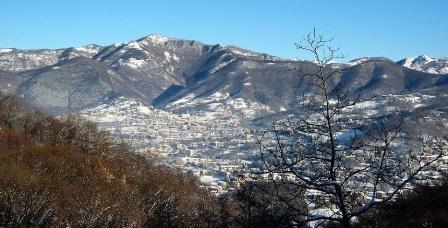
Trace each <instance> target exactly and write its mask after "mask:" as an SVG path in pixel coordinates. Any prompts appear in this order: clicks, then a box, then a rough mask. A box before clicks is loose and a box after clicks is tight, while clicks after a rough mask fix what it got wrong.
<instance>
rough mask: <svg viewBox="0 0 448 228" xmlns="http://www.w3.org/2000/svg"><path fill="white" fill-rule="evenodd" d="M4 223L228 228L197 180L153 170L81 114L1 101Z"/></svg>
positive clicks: (0, 216)
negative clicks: (55, 115) (68, 114)
mask: <svg viewBox="0 0 448 228" xmlns="http://www.w3.org/2000/svg"><path fill="white" fill-rule="evenodd" d="M0 161H1V163H0V226H6V227H17V226H20V227H23V226H27V227H28V226H51V227H63V226H64V227H67V226H70V227H176V226H178V227H207V226H213V227H216V226H224V225H225V224H222V221H226V219H223V218H222V215H223V214H224V213H223V211H224V210H223V209H222V207H221V206H220V204H218V203H217V201H216V199H214V198H213V197H211V196H209V194H208V193H207V192H206V191H205V190H203V189H201V188H200V187H199V185H198V184H197V182H196V179H195V178H194V177H192V176H190V175H188V174H185V173H182V172H180V171H178V170H175V169H172V168H169V167H166V166H160V165H155V164H153V163H151V162H150V161H148V160H146V159H144V158H142V157H140V156H138V155H135V154H132V153H129V152H128V150H127V149H126V146H123V145H120V144H117V143H114V142H113V141H112V140H111V139H110V137H109V135H108V134H107V133H105V132H102V131H99V130H97V129H96V127H95V125H93V124H91V123H89V122H86V121H84V120H82V119H81V118H77V117H68V118H64V119H61V120H58V119H55V118H52V117H49V116H47V115H45V114H43V113H41V112H39V111H35V110H26V111H25V108H24V107H23V106H22V105H21V103H20V102H19V101H18V100H17V99H16V98H14V97H9V98H7V99H4V98H3V99H2V101H1V103H0Z"/></svg>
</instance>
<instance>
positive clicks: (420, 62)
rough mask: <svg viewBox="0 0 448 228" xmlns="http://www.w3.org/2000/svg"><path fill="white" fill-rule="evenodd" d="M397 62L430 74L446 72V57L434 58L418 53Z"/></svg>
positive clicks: (447, 64) (447, 63)
mask: <svg viewBox="0 0 448 228" xmlns="http://www.w3.org/2000/svg"><path fill="white" fill-rule="evenodd" d="M397 63H398V64H400V65H402V66H404V67H407V68H410V69H414V70H418V71H422V72H426V73H430V74H448V58H440V59H436V58H431V57H429V56H426V55H420V56H416V57H411V58H406V59H403V60H400V61H398V62H397Z"/></svg>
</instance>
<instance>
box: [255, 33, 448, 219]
mask: <svg viewBox="0 0 448 228" xmlns="http://www.w3.org/2000/svg"><path fill="white" fill-rule="evenodd" d="M331 41H332V39H325V38H324V37H323V36H322V35H320V34H316V31H313V32H312V33H310V34H308V36H306V37H305V38H304V39H303V41H302V42H300V43H297V44H296V46H297V48H298V49H299V50H303V51H307V52H308V53H311V54H312V55H313V58H314V63H315V67H314V69H312V70H309V69H308V70H307V72H305V71H301V72H302V73H300V78H299V81H300V85H299V87H307V88H308V90H307V91H310V89H309V88H312V89H311V91H312V92H308V93H307V94H304V95H302V96H301V97H300V98H298V99H299V102H298V105H299V108H298V109H297V114H296V115H294V116H293V117H291V118H289V119H288V120H283V121H276V122H274V123H273V124H272V128H271V129H270V130H269V131H266V132H265V134H264V136H263V137H262V138H261V139H260V142H259V145H260V151H261V158H262V161H263V164H264V169H265V170H264V173H268V174H269V177H270V179H271V181H272V182H274V183H276V184H277V185H282V184H288V185H291V184H292V185H294V186H295V188H297V189H302V190H303V191H305V192H306V200H307V202H308V210H307V211H303V210H302V211H300V208H298V207H297V205H293V204H291V203H290V202H293V201H291V200H290V199H287V200H285V203H287V204H288V207H290V208H296V207H297V212H299V213H301V215H302V216H301V217H300V218H301V220H300V221H296V222H297V223H298V224H307V223H308V224H309V223H314V224H315V225H318V224H319V223H322V222H332V223H334V222H336V223H339V224H340V225H342V226H344V227H349V226H350V224H351V221H352V220H353V218H355V217H357V216H359V215H361V214H363V213H365V212H366V211H368V210H369V209H371V208H372V207H375V206H377V205H379V204H384V203H385V202H388V201H390V200H392V199H393V198H394V197H395V196H396V195H397V194H398V193H400V192H402V191H404V190H406V189H408V188H412V186H413V184H414V183H416V182H418V181H419V180H420V179H421V177H423V176H422V174H423V173H424V172H427V171H431V170H433V168H434V165H435V164H437V162H438V161H439V160H440V159H441V158H442V157H443V155H444V154H445V151H446V143H445V144H444V143H442V140H439V139H436V138H432V137H426V138H424V139H423V141H422V142H420V143H418V144H410V143H408V142H411V140H408V137H407V136H408V135H407V134H406V133H405V132H404V127H403V126H404V125H403V119H402V118H401V115H400V113H398V114H395V115H389V116H382V117H381V118H378V117H369V116H366V115H364V114H362V113H360V111H363V110H362V107H363V104H364V103H363V102H366V100H367V99H374V97H372V98H365V97H364V96H362V95H361V94H360V93H359V92H357V91H356V90H354V89H346V88H343V87H341V86H338V84H337V82H338V80H339V79H340V78H341V74H342V72H343V69H342V68H341V67H331V66H330V64H331V63H332V62H333V61H335V60H337V59H339V58H343V56H341V55H339V54H338V49H337V48H333V47H331ZM370 101H371V100H370ZM412 142H415V140H412ZM444 142H446V138H445V141H444ZM272 194H274V195H276V194H275V192H272ZM278 197H279V198H280V199H281V196H280V195H279V196H278Z"/></svg>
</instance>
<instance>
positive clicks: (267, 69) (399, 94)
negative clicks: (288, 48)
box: [0, 35, 448, 176]
mask: <svg viewBox="0 0 448 228" xmlns="http://www.w3.org/2000/svg"><path fill="white" fill-rule="evenodd" d="M443 61H445V63H446V59H439V60H434V59H430V58H423V57H422V58H414V59H412V60H411V59H407V60H403V61H400V62H398V63H395V62H393V61H391V60H389V59H387V58H382V57H368V58H361V59H356V60H353V61H351V62H349V63H347V64H341V63H332V64H329V65H328V69H335V68H339V69H342V73H341V74H340V75H338V77H337V78H335V80H334V82H333V83H332V84H331V86H330V87H329V88H328V89H329V90H330V92H331V90H334V91H338V90H339V91H341V90H351V91H354V92H359V93H360V94H363V95H366V96H371V95H374V97H375V99H374V100H371V101H363V102H361V103H359V105H360V107H359V109H361V110H362V114H361V115H360V116H359V118H358V117H350V118H358V119H359V121H365V120H366V118H367V117H368V118H367V120H368V121H370V120H372V119H376V118H384V117H387V116H388V115H389V114H391V113H397V112H400V113H403V117H404V118H405V119H406V121H405V122H406V124H409V126H408V128H409V129H411V128H413V131H414V132H417V134H420V133H421V134H424V132H425V129H431V130H432V131H433V132H435V133H439V134H447V133H448V132H447V127H448V125H447V122H448V102H447V100H448V99H447V98H448V75H444V74H443V72H445V70H446V68H443V67H442V65H443V63H444V62H443ZM417 66H418V67H417ZM435 66H437V67H438V68H437V67H435ZM410 68H411V69H410ZM429 69H434V71H435V70H437V72H438V73H440V74H434V71H433V70H429ZM444 69H445V70H444ZM315 70H316V65H315V64H314V63H313V62H310V61H296V60H288V59H282V58H278V57H275V56H271V55H268V54H263V53H256V52H252V51H249V50H245V49H242V48H238V47H234V46H225V45H219V44H218V45H208V44H204V43H201V42H199V41H194V40H182V39H174V38H169V37H164V36H159V35H149V36H146V37H143V38H140V39H137V40H133V41H130V42H127V43H119V44H113V45H108V46H98V45H87V46H83V47H78V48H65V49H57V50H47V49H46V50H18V49H0V91H1V92H3V93H8V94H16V95H17V96H20V97H21V98H22V99H23V100H24V101H25V102H26V103H28V104H31V105H34V106H38V107H40V108H41V109H43V110H45V111H47V112H50V113H51V114H54V115H66V114H72V113H75V114H79V115H82V116H84V117H86V118H87V119H89V120H92V121H94V122H96V123H97V124H98V126H99V127H100V128H102V129H105V130H108V131H110V132H111V133H112V135H113V136H115V137H116V138H117V139H122V140H125V141H127V142H129V143H130V144H131V145H132V146H133V148H134V149H136V151H140V152H142V151H143V152H144V151H151V152H152V153H156V154H157V155H160V156H164V161H165V162H167V163H169V164H173V165H179V166H181V167H190V168H191V169H190V170H196V171H197V170H198V169H199V170H202V171H203V169H205V170H206V173H207V172H209V171H212V170H214V171H213V172H212V174H213V175H214V176H219V175H222V173H223V171H225V172H233V171H235V170H237V169H238V168H240V166H241V165H246V164H250V162H252V161H254V159H253V158H254V157H256V156H258V149H257V148H256V145H257V144H256V141H257V138H258V137H259V136H260V134H259V133H260V132H259V131H261V130H263V129H265V127H266V126H268V124H270V123H271V121H273V120H279V119H285V118H289V117H290V115H293V116H294V114H295V113H296V112H297V107H298V106H297V100H298V99H300V96H301V95H303V94H313V92H314V91H315V90H316V88H315V87H314V86H306V85H313V83H311V81H310V80H311V79H310V78H308V77H305V78H303V80H299V79H300V75H303V74H306V73H310V72H315ZM299 82H300V83H302V85H305V86H300V87H299V86H298V85H299Z"/></svg>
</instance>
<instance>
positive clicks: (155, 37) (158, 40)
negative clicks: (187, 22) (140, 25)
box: [146, 34, 170, 44]
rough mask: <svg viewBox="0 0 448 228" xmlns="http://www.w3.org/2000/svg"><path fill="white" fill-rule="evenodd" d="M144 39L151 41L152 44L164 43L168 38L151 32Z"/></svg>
mask: <svg viewBox="0 0 448 228" xmlns="http://www.w3.org/2000/svg"><path fill="white" fill-rule="evenodd" d="M146 40H147V41H149V42H151V43H154V44H164V43H166V42H168V41H169V40H170V39H169V38H168V37H166V36H160V35H156V34H152V35H149V36H147V37H146Z"/></svg>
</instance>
